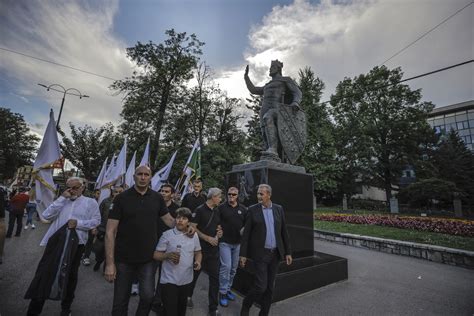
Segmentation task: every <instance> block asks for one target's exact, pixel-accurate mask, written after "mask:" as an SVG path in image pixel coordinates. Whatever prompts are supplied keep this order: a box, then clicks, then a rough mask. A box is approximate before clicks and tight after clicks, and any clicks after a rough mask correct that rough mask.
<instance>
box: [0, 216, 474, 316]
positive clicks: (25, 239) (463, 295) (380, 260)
mask: <svg viewBox="0 0 474 316" xmlns="http://www.w3.org/2000/svg"><path fill="white" fill-rule="evenodd" d="M37 226H38V229H36V230H27V231H25V230H24V231H23V232H22V236H21V237H19V238H15V237H14V238H12V239H9V240H8V241H7V242H6V246H5V256H4V263H3V264H2V265H0V315H2V316H10V315H25V314H26V309H27V305H28V302H27V301H26V300H23V295H24V293H25V291H26V288H27V287H28V285H29V283H30V281H31V279H32V277H33V275H34V272H35V269H36V265H37V263H38V261H39V259H40V257H41V255H42V252H43V248H41V247H39V246H38V244H39V241H40V239H41V237H42V236H43V234H44V232H45V231H46V228H47V225H45V224H38V225H37ZM315 248H316V250H318V251H321V252H326V253H330V254H333V255H336V256H341V257H345V258H347V259H348V261H349V280H348V281H345V282H341V283H337V284H333V285H330V286H327V287H324V288H321V289H318V290H316V291H313V292H309V293H306V294H304V295H301V296H299V297H295V298H291V299H288V300H285V301H282V302H279V303H276V304H274V305H273V306H272V312H271V315H273V316H288V315H291V316H293V315H304V316H313V315H335V316H336V315H337V316H343V315H430V316H431V315H470V316H471V315H472V314H473V313H474V300H472V293H474V273H473V272H472V270H468V269H464V268H459V267H453V266H448V265H443V264H438V263H433V262H429V261H423V260H419V259H414V258H410V257H403V256H397V255H392V254H386V253H381V252H375V251H370V250H366V249H361V248H354V247H349V246H344V245H339V244H336V243H330V242H325V241H320V240H315ZM92 261H93V260H92ZM79 278H80V279H79V284H78V289H77V291H76V298H75V301H74V304H73V306H72V307H73V313H72V315H74V316H76V315H84V316H96V315H100V316H102V315H110V311H111V306H112V297H113V285H112V284H109V283H107V282H106V281H105V280H104V279H103V277H102V275H101V274H100V273H98V272H93V271H92V266H89V267H84V266H81V268H80V270H79ZM137 303H138V298H137V297H132V298H131V299H130V308H129V315H134V312H135V308H136V305H137ZM194 304H195V308H194V309H192V310H188V313H187V315H191V316H205V315H206V313H207V278H206V275H202V276H201V277H200V278H199V281H198V284H197V286H196V291H195V297H194ZM240 304H241V299H240V298H238V300H237V301H236V302H233V303H232V304H231V305H230V306H229V307H228V308H220V311H221V314H222V315H231V316H234V315H235V316H237V315H239V311H240ZM58 311H59V303H58V302H53V301H49V302H47V303H46V305H45V308H44V312H43V315H56V314H57V313H58ZM150 315H153V313H150ZM251 315H258V309H257V308H255V307H254V308H253V309H252V312H251Z"/></svg>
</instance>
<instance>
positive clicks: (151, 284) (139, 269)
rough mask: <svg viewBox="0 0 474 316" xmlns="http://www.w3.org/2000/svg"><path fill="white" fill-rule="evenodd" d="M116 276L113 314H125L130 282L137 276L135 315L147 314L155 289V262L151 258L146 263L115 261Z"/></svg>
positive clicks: (122, 315) (115, 315)
mask: <svg viewBox="0 0 474 316" xmlns="http://www.w3.org/2000/svg"><path fill="white" fill-rule="evenodd" d="M115 266H116V267H117V277H116V279H115V282H114V301H113V306H112V315H113V316H126V315H127V313H128V302H129V300H130V291H131V289H132V283H133V281H134V279H135V278H137V277H138V284H139V294H138V295H139V296H140V301H139V302H138V306H137V311H136V313H135V315H136V316H142V315H148V314H149V313H150V309H151V304H152V302H153V296H154V294H155V293H154V290H155V273H156V263H155V262H154V261H153V260H152V261H150V262H147V263H123V262H116V263H115Z"/></svg>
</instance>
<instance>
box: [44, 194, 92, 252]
mask: <svg viewBox="0 0 474 316" xmlns="http://www.w3.org/2000/svg"><path fill="white" fill-rule="evenodd" d="M43 217H44V218H45V219H47V220H51V221H53V222H52V223H51V226H49V229H48V231H47V232H46V235H44V237H43V240H41V243H40V246H46V244H47V243H48V240H49V237H51V236H52V235H53V234H54V233H55V232H56V231H57V230H58V229H60V228H61V227H62V226H63V225H64V224H66V223H67V221H68V220H70V219H76V220H77V227H76V232H77V235H78V236H79V244H80V245H84V244H85V243H86V242H87V237H88V232H89V230H91V229H92V228H94V227H97V226H99V224H100V211H99V205H98V204H97V202H96V200H94V199H91V198H88V197H85V196H83V195H81V196H80V197H78V198H77V199H75V200H74V201H72V200H70V199H66V198H65V197H63V196H60V197H59V198H58V199H57V200H56V201H54V202H53V203H52V204H51V205H50V206H49V207H48V208H47V209H45V210H44V212H43Z"/></svg>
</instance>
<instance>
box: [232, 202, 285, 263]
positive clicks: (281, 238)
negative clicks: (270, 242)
mask: <svg viewBox="0 0 474 316" xmlns="http://www.w3.org/2000/svg"><path fill="white" fill-rule="evenodd" d="M272 210H273V222H274V224H275V239H276V244H277V248H278V254H279V256H280V258H281V259H283V258H284V257H285V256H286V255H291V246H290V239H289V237H288V231H287V229H286V223H285V214H284V212H283V207H282V206H281V205H278V204H275V203H272ZM266 234H267V227H266V225H265V218H264V216H263V210H262V204H254V205H252V206H250V207H249V208H248V212H247V219H246V221H245V228H244V233H243V236H242V242H241V245H240V256H241V257H246V258H251V259H254V260H258V259H261V257H262V255H263V249H264V247H265V238H266Z"/></svg>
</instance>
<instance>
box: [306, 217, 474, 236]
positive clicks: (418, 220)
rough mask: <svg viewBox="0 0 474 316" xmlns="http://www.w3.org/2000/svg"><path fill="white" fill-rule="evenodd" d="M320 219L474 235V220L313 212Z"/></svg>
mask: <svg viewBox="0 0 474 316" xmlns="http://www.w3.org/2000/svg"><path fill="white" fill-rule="evenodd" d="M314 218H315V219H316V220H320V221H328V222H345V223H351V224H366V225H378V226H389V227H396V228H404V229H414V230H420V231H430V232H436V233H443V234H450V235H458V236H467V237H474V221H468V220H456V219H444V218H430V217H413V216H397V215H349V214H315V216H314Z"/></svg>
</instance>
